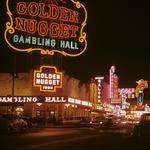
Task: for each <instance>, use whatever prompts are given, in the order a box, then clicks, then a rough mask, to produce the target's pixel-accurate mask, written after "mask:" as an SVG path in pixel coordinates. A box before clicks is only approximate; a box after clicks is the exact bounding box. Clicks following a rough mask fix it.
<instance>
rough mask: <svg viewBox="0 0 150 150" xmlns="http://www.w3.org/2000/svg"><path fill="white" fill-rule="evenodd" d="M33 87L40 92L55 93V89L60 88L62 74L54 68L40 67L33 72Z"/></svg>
mask: <svg viewBox="0 0 150 150" xmlns="http://www.w3.org/2000/svg"><path fill="white" fill-rule="evenodd" d="M34 86H35V87H40V91H45V92H56V88H62V72H57V69H56V68H55V67H54V66H41V67H40V70H35V71H34Z"/></svg>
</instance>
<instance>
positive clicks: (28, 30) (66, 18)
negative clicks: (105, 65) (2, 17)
mask: <svg viewBox="0 0 150 150" xmlns="http://www.w3.org/2000/svg"><path fill="white" fill-rule="evenodd" d="M10 5H11V7H9V6H10ZM6 7H7V14H8V16H9V19H10V21H8V22H6V30H5V33H4V37H5V40H6V42H7V44H8V45H9V46H10V47H11V48H13V49H14V50H16V51H19V52H32V51H40V53H41V54H43V55H44V54H48V55H54V54H55V53H60V54H62V55H64V56H79V55H81V54H82V53H83V52H84V51H85V50H86V48H87V41H86V32H84V28H85V26H86V21H87V11H86V8H85V6H84V5H83V4H82V3H80V2H79V1H75V0H65V1H60V0H55V1H54V2H52V1H50V0H48V1H45V0H40V1H39V0H32V1H29V2H25V1H22V0H15V2H14V1H12V0H6Z"/></svg>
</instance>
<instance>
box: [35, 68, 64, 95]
mask: <svg viewBox="0 0 150 150" xmlns="http://www.w3.org/2000/svg"><path fill="white" fill-rule="evenodd" d="M43 68H47V69H54V71H55V73H56V74H59V75H60V86H57V85H55V86H54V85H53V87H54V89H53V90H52V89H42V85H37V84H35V83H36V73H42V71H43ZM33 86H34V87H40V91H44V92H56V89H57V88H62V72H57V68H56V67H55V66H41V67H40V70H34V81H33Z"/></svg>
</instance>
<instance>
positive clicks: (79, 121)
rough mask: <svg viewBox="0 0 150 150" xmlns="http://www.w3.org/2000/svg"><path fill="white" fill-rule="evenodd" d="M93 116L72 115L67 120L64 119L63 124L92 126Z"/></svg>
mask: <svg viewBox="0 0 150 150" xmlns="http://www.w3.org/2000/svg"><path fill="white" fill-rule="evenodd" d="M90 121H91V118H90V117H86V116H78V117H76V116H75V117H72V118H70V119H67V120H63V121H62V124H63V125H72V126H79V127H87V126H88V127H89V126H91V124H90Z"/></svg>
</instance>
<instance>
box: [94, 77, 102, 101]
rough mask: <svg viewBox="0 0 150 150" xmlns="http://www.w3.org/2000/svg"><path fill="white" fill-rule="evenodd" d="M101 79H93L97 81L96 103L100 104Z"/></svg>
mask: <svg viewBox="0 0 150 150" xmlns="http://www.w3.org/2000/svg"><path fill="white" fill-rule="evenodd" d="M103 79H104V77H95V80H97V103H101V86H102V80H103Z"/></svg>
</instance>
